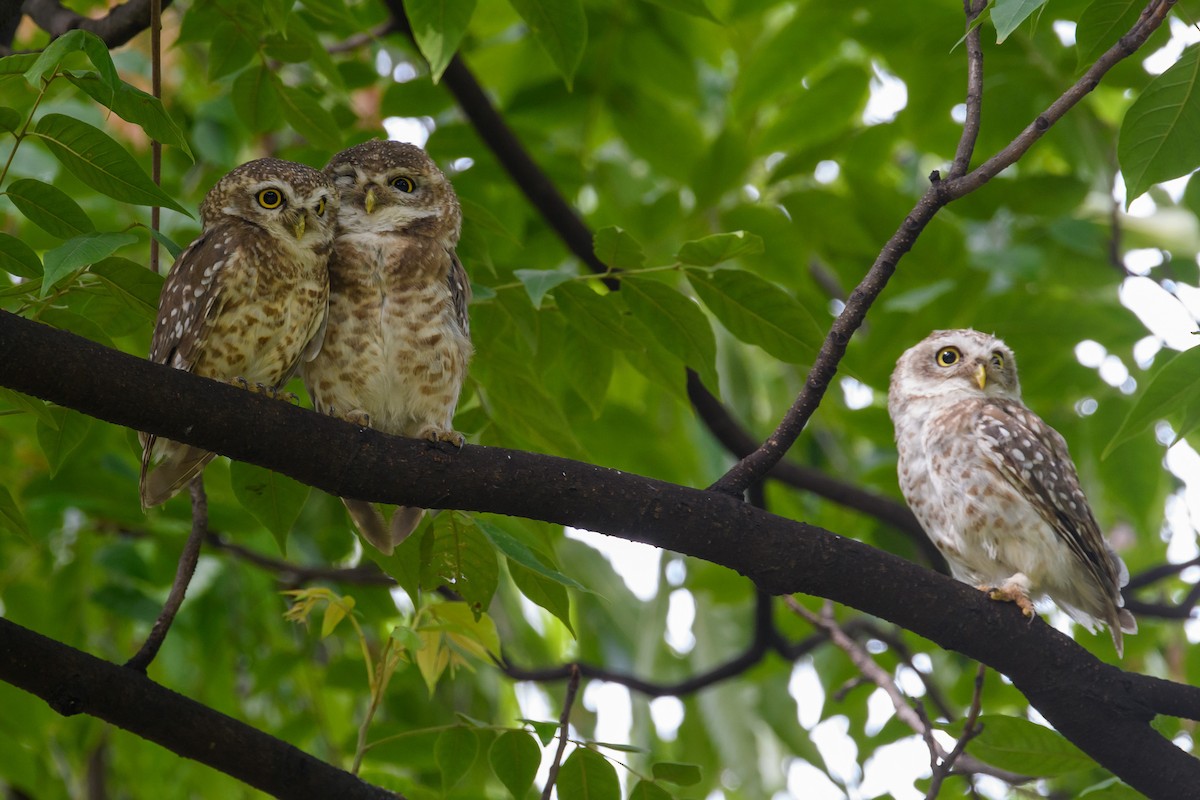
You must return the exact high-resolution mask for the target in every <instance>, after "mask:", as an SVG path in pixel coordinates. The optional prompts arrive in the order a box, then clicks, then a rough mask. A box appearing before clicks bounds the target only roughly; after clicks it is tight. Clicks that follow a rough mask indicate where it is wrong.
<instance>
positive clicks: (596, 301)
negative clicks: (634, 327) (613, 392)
mask: <svg viewBox="0 0 1200 800" xmlns="http://www.w3.org/2000/svg"><path fill="white" fill-rule="evenodd" d="M554 300H555V302H556V303H558V310H559V311H561V312H562V314H563V318H564V319H566V321H567V324H569V325H571V326H572V327H573V328H575V329H576V330H577V331H579V332H580V333H582V334H583V335H584V336H586V337H588V338H589V339H591V340H592V341H593V342H595V343H596V344H598V345H600V346H601V347H619V348H624V349H630V350H633V349H638V341H637V339H635V338H634V337H633V336H632V335H630V333H629V332H628V331H626V330H625V326H624V325H623V324H622V322H621V314H620V312H619V311H618V310H617V308H616V305H615V304H614V302H612V301H611V300H610V299H609V297H608V296H607V295H600V294H597V293H596V292H593V291H592V290H591V289H589V288H588V287H587V286H584V285H582V284H580V283H575V282H572V283H564V284H563V285H562V286H559V287H558V288H556V289H555V290H554Z"/></svg>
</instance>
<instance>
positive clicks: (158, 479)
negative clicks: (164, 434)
mask: <svg viewBox="0 0 1200 800" xmlns="http://www.w3.org/2000/svg"><path fill="white" fill-rule="evenodd" d="M215 456H216V454H215V453H211V452H209V451H208V450H201V449H200V448H199V447H192V446H191V445H190V444H180V443H179V442H172V441H170V440H169V439H159V438H158V437H155V436H150V437H146V439H145V441H144V443H143V448H142V477H141V482H140V489H141V496H142V508H143V509H147V508H150V506H156V505H159V504H160V503H165V502H167V501H168V500H170V499H171V498H172V497H174V496H175V495H176V494H178V493H179V490H180V489H182V488H183V487H185V486H187V485H188V483H190V482H191V480H192V478H194V477H196V476H197V475H199V474H200V472H201V471H202V470H203V469H204V466H205V465H206V464H207V463H208V462H209V461H212V460H213V458H214V457H215ZM153 460H158V463H156V464H151V461H153Z"/></svg>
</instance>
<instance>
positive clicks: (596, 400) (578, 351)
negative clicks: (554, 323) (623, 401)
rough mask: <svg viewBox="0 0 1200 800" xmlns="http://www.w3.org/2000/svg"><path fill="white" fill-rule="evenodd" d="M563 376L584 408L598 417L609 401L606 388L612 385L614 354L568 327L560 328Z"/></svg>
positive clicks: (594, 416) (593, 416) (609, 349)
mask: <svg viewBox="0 0 1200 800" xmlns="http://www.w3.org/2000/svg"><path fill="white" fill-rule="evenodd" d="M560 338H561V342H560V343H561V346H562V355H561V358H562V365H563V373H564V375H565V376H566V379H567V384H568V385H569V386H570V387H571V388H572V389H574V390H575V393H576V394H578V395H579V397H580V398H581V399H582V400H583V402H584V403H585V404H586V405H587V407H588V410H589V411H591V412H592V418H593V419H595V418H598V417H599V416H600V414H601V413H602V412H603V411H604V406H605V403H606V402H607V401H608V386H609V384H610V383H612V375H613V351H612V349H611V348H609V347H596V346H595V344H593V343H592V340H591V339H589V338H587V337H586V336H584V335H583V334H582V333H580V332H579V331H577V330H576V329H575V328H573V327H571V326H570V325H564V326H563V327H562V333H561V334H560Z"/></svg>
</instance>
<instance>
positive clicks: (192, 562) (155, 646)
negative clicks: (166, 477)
mask: <svg viewBox="0 0 1200 800" xmlns="http://www.w3.org/2000/svg"><path fill="white" fill-rule="evenodd" d="M188 489H189V490H190V491H191V494H192V532H191V533H189V534H188V538H187V541H186V542H185V543H184V545H183V552H182V553H180V555H179V567H178V568H177V569H176V572H175V580H174V582H172V584H171V591H170V593H168V594H167V602H166V603H164V604H163V609H162V612H161V613H160V614H159V615H158V619H156V620H155V621H154V627H153V628H151V629H150V635H149V636H147V637H146V641H145V642H144V643H143V644H142V646H141V648H140V649H139V650H138V651H137V652H136V653H134V655H133V658H131V659H129V660H128V661H126V662H125V666H126V667H129V668H130V669H136V670H137V671H138V672H143V673H144V672H145V671H146V668H147V667H148V666H150V662H151V661H153V660H154V657H155V656H156V655H158V650H159V648H161V647H162V644H163V642H164V641H165V640H166V638H167V632H168V631H170V630H171V623H172V622H174V621H175V615H176V614H177V613H179V607H180V606H182V605H183V598H184V596H185V595H186V594H187V588H188V584H190V583H191V582H192V575H194V574H195V573H196V563H197V562H198V561H199V560H200V545H201V543H202V542H203V541H204V534H205V532H206V531H207V530H208V498H207V497H206V496H205V494H204V476H203V475H197V476H196V477H195V478H193V479H192V482H191V483H190V484H188Z"/></svg>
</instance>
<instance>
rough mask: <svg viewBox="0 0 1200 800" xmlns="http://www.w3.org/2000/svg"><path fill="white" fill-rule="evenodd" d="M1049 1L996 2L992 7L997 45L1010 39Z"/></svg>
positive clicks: (1006, 0)
mask: <svg viewBox="0 0 1200 800" xmlns="http://www.w3.org/2000/svg"><path fill="white" fill-rule="evenodd" d="M1046 1H1047V0H996V3H995V5H994V6H993V7H992V24H994V25H995V26H996V44H1000V43H1001V42H1003V41H1004V40H1005V39H1007V38H1008V36H1009V34H1011V33H1012V32H1013V31H1015V30H1016V29H1017V28H1019V27H1021V23H1022V22H1024V21H1025V20H1027V19H1029V17H1030V16H1032V15H1033V12H1035V11H1037V10H1038V9H1039V8H1041V7H1042V6H1044V5H1045V4H1046Z"/></svg>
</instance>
